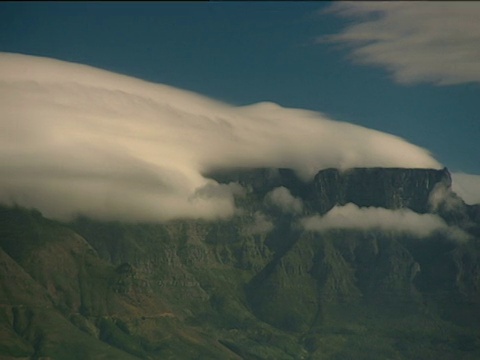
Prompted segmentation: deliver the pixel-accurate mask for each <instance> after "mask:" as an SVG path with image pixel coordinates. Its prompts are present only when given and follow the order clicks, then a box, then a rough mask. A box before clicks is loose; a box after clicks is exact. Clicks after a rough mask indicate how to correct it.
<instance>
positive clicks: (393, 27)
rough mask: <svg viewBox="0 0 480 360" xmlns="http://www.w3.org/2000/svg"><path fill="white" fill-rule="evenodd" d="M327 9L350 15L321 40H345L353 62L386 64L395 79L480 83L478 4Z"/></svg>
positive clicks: (373, 3) (353, 4)
mask: <svg viewBox="0 0 480 360" xmlns="http://www.w3.org/2000/svg"><path fill="white" fill-rule="evenodd" d="M327 12H330V13H334V14H337V15H339V16H343V17H348V18H352V19H354V20H355V22H353V23H350V24H349V25H348V26H347V27H346V28H345V29H344V30H343V31H342V32H340V33H339V34H335V35H330V36H326V37H322V38H320V39H319V41H321V42H324V41H328V42H334V43H343V44H348V45H351V46H352V47H353V50H352V53H351V54H352V58H353V60H355V61H357V62H359V63H362V64H368V65H380V66H383V67H385V68H387V69H388V70H389V71H390V72H391V73H392V75H393V77H394V79H395V80H396V81H397V82H399V83H417V82H431V83H434V84H438V85H450V84H459V83H468V82H480V21H479V19H480V3H478V2H475V1H471V2H468V1H464V2H462V1H451V2H448V1H439V2H430V1H425V2H423V1H418V2H417V1H399V2H397V1H391V2H390V1H388V2H386V1H385V2H380V1H378V2H377V1H369V2H363V1H358V2H357V1H345V2H343V1H342V2H336V3H335V4H333V5H332V6H331V7H329V8H328V10H327Z"/></svg>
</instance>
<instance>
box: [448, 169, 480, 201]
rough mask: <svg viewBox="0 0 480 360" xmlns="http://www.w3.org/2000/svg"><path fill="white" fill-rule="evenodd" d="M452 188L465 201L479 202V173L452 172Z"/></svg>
mask: <svg viewBox="0 0 480 360" xmlns="http://www.w3.org/2000/svg"><path fill="white" fill-rule="evenodd" d="M452 190H453V191H454V192H455V193H457V194H458V195H459V196H460V197H461V198H462V199H463V201H465V203H467V204H469V205H473V204H480V175H472V174H465V173H452Z"/></svg>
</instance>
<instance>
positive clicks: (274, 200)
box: [265, 186, 303, 214]
mask: <svg viewBox="0 0 480 360" xmlns="http://www.w3.org/2000/svg"><path fill="white" fill-rule="evenodd" d="M265 200H266V201H267V202H269V203H271V204H273V205H275V206H277V207H278V208H280V209H281V210H282V211H283V212H286V213H293V214H299V213H301V212H302V211H303V202H302V200H301V199H299V198H297V197H294V196H293V195H292V194H291V193H290V191H289V190H288V189H287V188H286V187H284V186H280V187H278V188H275V189H273V190H272V191H270V192H269V193H268V194H267V195H266V196H265Z"/></svg>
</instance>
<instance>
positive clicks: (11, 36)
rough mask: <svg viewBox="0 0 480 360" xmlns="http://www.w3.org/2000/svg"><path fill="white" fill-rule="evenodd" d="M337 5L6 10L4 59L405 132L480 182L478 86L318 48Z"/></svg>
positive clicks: (79, 5)
mask: <svg viewBox="0 0 480 360" xmlns="http://www.w3.org/2000/svg"><path fill="white" fill-rule="evenodd" d="M330 6H331V3H330V2H203V3H196V2H191V3H189V2H170V3H169V2H116V3H110V2H44V3H36V2H19V3H14V2H2V3H0V51H4V52H16V53H23V54H30V55H39V56H46V57H52V58H56V59H60V60H66V61H72V62H77V63H82V64H87V65H91V66H95V67H99V68H103V69H106V70H110V71H114V72H118V73H122V74H127V75H131V76H135V77H139V78H142V79H145V80H149V81H152V82H158V83H164V84H168V85H172V86H176V87H179V88H183V89H187V90H191V91H195V92H198V93H200V94H203V95H207V96H210V97H213V98H215V99H218V100H222V101H226V102H228V103H231V104H236V105H244V104H250V103H254V102H259V101H272V102H276V103H278V104H280V105H282V106H286V107H296V108H305V109H312V110H316V111H320V112H323V113H325V114H327V115H328V116H330V117H332V118H334V119H336V120H342V121H348V122H352V123H356V124H360V125H364V126H367V127H370V128H373V129H377V130H381V131H385V132H388V133H392V134H395V135H398V136H401V137H403V138H405V139H407V140H408V141H410V142H412V143H414V144H416V145H419V146H422V147H425V148H427V149H428V150H430V151H431V152H432V153H433V155H434V156H435V157H436V158H437V159H438V160H439V161H440V162H442V163H443V164H445V165H446V166H447V167H448V168H449V169H450V170H452V171H463V172H467V173H474V174H480V140H479V139H480V112H479V103H480V101H479V99H480V86H479V84H478V82H473V83H467V84H465V83H464V84H458V85H448V86H436V85H434V84H430V83H420V84H413V85H411V84H410V85H403V84H398V83H396V82H395V81H394V80H393V79H392V77H391V76H390V74H389V73H388V72H387V70H386V69H385V68H382V67H380V66H378V67H373V66H362V65H358V64H355V63H353V62H352V61H351V59H350V58H349V49H348V48H346V47H340V46H339V45H336V44H332V43H321V44H319V43H317V42H316V41H315V39H317V38H318V37H320V36H322V35H327V34H335V33H339V32H340V31H342V29H343V28H344V27H345V26H346V25H348V24H349V23H350V22H351V21H352V20H351V19H345V18H340V17H337V16H335V15H334V14H321V13H320V10H322V9H325V8H327V7H330Z"/></svg>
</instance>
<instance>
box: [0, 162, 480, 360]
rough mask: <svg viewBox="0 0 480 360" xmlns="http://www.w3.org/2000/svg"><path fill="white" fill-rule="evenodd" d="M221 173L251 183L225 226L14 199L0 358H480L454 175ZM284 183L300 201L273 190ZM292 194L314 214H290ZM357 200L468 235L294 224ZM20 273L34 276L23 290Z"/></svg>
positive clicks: (476, 292) (469, 220)
mask: <svg viewBox="0 0 480 360" xmlns="http://www.w3.org/2000/svg"><path fill="white" fill-rule="evenodd" d="M210 176H211V178H213V179H215V180H216V181H218V182H220V183H229V182H232V181H233V182H238V183H239V184H240V185H242V186H243V187H244V188H246V189H247V192H246V194H244V195H243V196H238V197H237V198H236V205H237V207H238V208H239V209H242V211H239V212H238V213H237V214H235V215H234V216H233V217H232V218H230V219H224V220H219V221H207V220H194V219H190V220H188V219H179V220H174V221H170V222H166V223H163V224H155V223H143V224H142V223H123V222H118V221H117V222H115V221H111V222H101V221H96V220H92V219H89V218H86V217H79V218H77V219H76V220H74V221H72V222H69V223H65V222H58V221H52V220H48V219H45V218H44V217H43V216H42V215H41V213H39V212H38V211H35V210H27V209H24V208H21V207H5V206H2V207H1V208H0V210H1V211H0V221H1V223H0V245H1V246H2V251H3V252H4V253H5V255H2V256H4V257H2V262H1V264H2V266H3V269H4V270H2V275H3V277H2V279H1V280H0V284H1V289H2V290H1V292H0V296H1V299H2V304H3V305H2V309H3V313H2V317H1V319H0V325H1V331H2V334H4V335H5V336H2V339H4V340H2V342H1V344H0V354H2V355H4V356H9V357H10V358H22V357H32V356H33V357H40V356H46V357H47V356H50V357H52V358H62V357H63V358H64V357H65V354H67V353H69V351H71V349H72V348H77V347H83V348H84V350H83V353H78V354H77V355H72V356H77V358H79V359H80V358H82V356H83V358H85V356H87V357H88V356H90V357H92V356H93V354H96V356H98V357H100V356H104V358H118V359H123V358H125V359H130V358H141V359H157V358H158V359H160V358H162V359H163V358H178V359H194V358H204V359H227V358H228V359H230V358H231V359H240V358H243V359H302V358H303V359H325V358H326V359H338V358H358V359H362V358H364V359H384V358H387V357H389V358H395V359H410V358H418V359H454V358H459V357H461V358H464V359H475V358H477V357H478V355H479V354H480V333H479V331H478V326H477V325H478V323H480V317H479V316H478V314H479V313H480V311H478V310H479V309H480V236H479V231H478V229H479V227H480V224H479V223H478V221H477V218H476V215H475V214H476V212H475V211H476V210H475V209H476V208H475V207H469V206H467V205H465V204H464V203H463V202H462V201H459V199H458V198H456V197H455V195H454V194H452V193H451V181H450V177H449V173H448V170H447V169H443V170H431V169H430V170H427V169H424V170H421V169H420V170H419V169H413V170H412V169H378V168H377V169H354V170H351V171H346V172H343V173H342V172H339V171H336V170H325V171H320V172H319V173H318V174H317V176H316V177H315V178H314V179H313V180H312V181H311V182H310V183H308V182H307V183H305V182H303V181H301V180H299V179H298V178H297V177H296V175H295V173H294V172H293V171H292V170H288V169H255V170H251V169H249V170H244V171H237V170H236V171H234V172H230V173H226V172H223V173H217V174H213V175H211V174H210ZM400 186H402V188H400ZM282 187H283V188H285V189H287V190H288V193H289V194H290V195H289V196H287V195H285V194H287V191H284V192H278V193H277V195H278V196H280V197H274V196H272V191H275V189H278V188H282ZM438 189H440V190H438ZM436 192H438V194H440V195H441V196H439V199H436V203H435V204H434V201H433V200H432V194H435V193H436ZM281 196H283V197H281ZM292 198H293V199H297V200H299V201H301V203H302V204H303V206H302V207H301V208H300V207H299V206H292V207H291V208H288V207H281V206H279V205H285V204H293V202H291V199H292ZM279 199H280V200H282V201H283V202H278V201H280V200H279ZM452 199H453V200H452ZM275 201H277V202H276V203H275ZM349 203H355V204H356V205H358V207H359V208H363V207H369V206H370V207H382V205H384V206H386V207H387V208H385V209H388V210H389V211H392V212H395V211H399V210H402V209H403V210H406V209H410V210H411V211H413V212H415V211H418V212H419V214H420V213H422V212H423V213H424V214H432V215H435V216H439V217H441V218H442V219H444V221H445V222H447V223H448V224H449V226H457V227H459V228H461V229H462V230H463V231H465V232H467V233H468V234H470V235H471V239H470V240H468V241H466V242H459V241H454V240H452V239H451V238H449V237H448V236H447V235H445V234H442V232H436V233H432V234H430V235H428V236H427V237H425V238H418V237H416V236H415V235H412V234H408V233H402V232H397V231H384V230H382V229H378V228H373V229H345V228H343V229H342V228H335V229H330V230H327V231H321V232H315V231H306V230H305V229H303V228H301V227H299V226H298V224H299V222H298V220H299V219H301V218H302V217H305V216H308V215H312V214H321V215H325V214H328V213H329V211H331V210H332V209H333V208H334V207H335V206H344V205H346V204H349ZM295 204H298V203H295ZM299 209H300V210H299ZM287 210H291V211H287ZM2 254H3V253H2ZM17 273H18V274H19V275H18V276H20V277H21V278H22V279H23V278H25V279H27V278H28V279H30V280H22V281H23V283H25V284H27V285H25V286H24V287H22V286H21V285H20V284H21V283H22V282H20V281H18V280H17V278H18V276H17V275H15V274H17ZM22 274H23V275H22ZM14 275H15V276H17V277H15V276H14ZM28 284H30V285H28ZM27 289H29V290H28V291H30V292H31V294H32V295H31V296H29V297H27V298H25V293H26V292H27ZM36 299H39V300H38V301H39V302H38V304H40V299H45V300H41V301H43V302H44V303H45V304H47V305H48V306H47V307H48V309H46V308H44V307H38V306H36V304H37V302H36ZM48 314H54V315H51V316H53V318H54V319H55V320H54V321H53V322H52V321H46V320H45V319H46V316H47V315H48ZM59 329H63V330H59ZM67 329H75V330H67ZM66 331H73V332H74V333H77V331H79V332H80V333H81V334H82V335H81V336H78V337H77V339H74V338H70V337H68V338H67V337H65V336H66V335H62V334H63V333H64V332H66ZM64 337H65V338H64ZM63 344H65V345H63Z"/></svg>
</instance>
